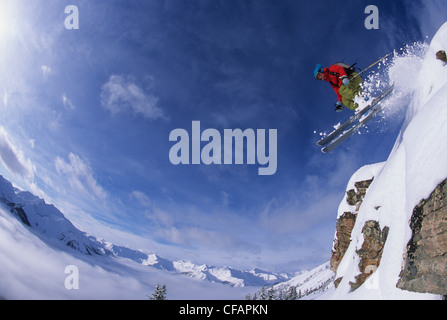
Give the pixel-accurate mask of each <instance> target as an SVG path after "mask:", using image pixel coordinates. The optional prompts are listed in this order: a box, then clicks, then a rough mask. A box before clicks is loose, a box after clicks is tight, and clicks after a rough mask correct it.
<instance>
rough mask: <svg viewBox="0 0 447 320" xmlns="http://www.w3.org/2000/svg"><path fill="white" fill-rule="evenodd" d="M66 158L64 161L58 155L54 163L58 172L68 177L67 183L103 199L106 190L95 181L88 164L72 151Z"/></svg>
mask: <svg viewBox="0 0 447 320" xmlns="http://www.w3.org/2000/svg"><path fill="white" fill-rule="evenodd" d="M68 160H69V161H68V162H66V161H65V160H64V159H62V158H60V157H57V158H56V160H55V163H54V164H55V167H56V171H57V172H58V174H59V175H64V176H65V177H66V178H67V179H68V183H69V184H70V186H71V188H72V189H73V190H74V191H77V192H80V193H82V194H84V195H87V196H91V195H93V196H94V197H96V198H98V199H99V200H105V199H106V198H107V192H106V191H105V190H104V189H103V188H102V187H101V186H100V185H99V184H98V182H97V181H96V179H95V177H94V174H93V170H92V168H91V167H90V165H89V164H88V163H86V162H85V161H84V160H82V159H81V158H80V157H79V156H78V155H75V154H73V153H70V155H69V156H68Z"/></svg>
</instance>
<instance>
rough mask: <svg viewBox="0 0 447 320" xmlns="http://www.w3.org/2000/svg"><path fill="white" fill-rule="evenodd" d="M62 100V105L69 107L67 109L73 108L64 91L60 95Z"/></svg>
mask: <svg viewBox="0 0 447 320" xmlns="http://www.w3.org/2000/svg"><path fill="white" fill-rule="evenodd" d="M62 102H63V104H64V107H65V108H67V109H69V110H73V109H75V107H74V105H73V103H72V102H71V100H70V99H69V98H68V97H67V95H66V94H65V93H64V94H63V95H62Z"/></svg>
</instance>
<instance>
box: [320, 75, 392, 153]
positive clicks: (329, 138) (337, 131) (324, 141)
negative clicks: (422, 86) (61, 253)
mask: <svg viewBox="0 0 447 320" xmlns="http://www.w3.org/2000/svg"><path fill="white" fill-rule="evenodd" d="M393 89H394V84H392V85H391V86H390V87H389V88H388V89H386V90H385V91H384V92H382V93H381V94H380V95H379V96H378V97H377V98H375V99H374V100H373V101H372V102H371V103H370V104H369V105H367V106H366V107H365V108H363V109H362V110H360V111H359V112H357V113H356V114H354V115H353V116H352V117H351V118H349V119H348V121H346V122H345V123H343V124H342V125H341V126H340V127H338V128H337V129H335V130H334V131H332V132H331V133H329V134H328V135H327V136H325V137H324V138H322V139H321V140H319V141H318V142H317V145H319V146H324V145H326V144H328V143H329V142H331V141H332V140H333V139H334V138H335V137H336V136H338V135H339V134H340V133H342V132H343V131H344V130H345V129H346V128H348V127H349V126H350V125H351V124H353V123H354V122H356V121H357V120H359V119H361V117H362V116H363V115H364V114H366V113H367V112H368V111H369V110H371V109H372V108H373V107H374V106H376V105H377V104H378V103H379V102H380V101H381V100H382V99H384V98H385V97H386V96H388V95H389V94H390V93H391V91H393Z"/></svg>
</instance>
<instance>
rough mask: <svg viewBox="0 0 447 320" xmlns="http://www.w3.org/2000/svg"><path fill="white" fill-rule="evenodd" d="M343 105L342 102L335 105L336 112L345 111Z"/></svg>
mask: <svg viewBox="0 0 447 320" xmlns="http://www.w3.org/2000/svg"><path fill="white" fill-rule="evenodd" d="M343 107H344V106H343V103H342V102H341V101H337V103H336V104H335V112H340V111H342V110H343Z"/></svg>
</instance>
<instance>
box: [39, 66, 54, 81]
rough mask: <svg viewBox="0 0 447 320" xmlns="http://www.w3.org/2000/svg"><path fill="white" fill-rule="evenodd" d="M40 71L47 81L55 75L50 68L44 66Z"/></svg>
mask: <svg viewBox="0 0 447 320" xmlns="http://www.w3.org/2000/svg"><path fill="white" fill-rule="evenodd" d="M40 70H41V71H42V75H43V78H44V79H45V80H46V79H48V76H49V75H51V74H53V71H52V70H51V68H50V67H49V66H45V65H43V66H41V67H40Z"/></svg>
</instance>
